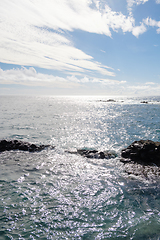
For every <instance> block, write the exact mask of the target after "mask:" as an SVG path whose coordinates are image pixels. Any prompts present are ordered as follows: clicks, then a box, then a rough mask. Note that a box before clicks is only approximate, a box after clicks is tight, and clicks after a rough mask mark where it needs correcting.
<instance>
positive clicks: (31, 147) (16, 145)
mask: <svg viewBox="0 0 160 240" xmlns="http://www.w3.org/2000/svg"><path fill="white" fill-rule="evenodd" d="M47 147H49V145H40V146H37V145H35V144H31V143H28V142H23V141H19V140H10V141H7V140H0V152H4V151H11V150H22V151H29V152H37V151H42V150H43V149H45V148H47Z"/></svg>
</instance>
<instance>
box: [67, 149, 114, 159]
mask: <svg viewBox="0 0 160 240" xmlns="http://www.w3.org/2000/svg"><path fill="white" fill-rule="evenodd" d="M67 152H68V153H71V154H79V155H81V156H83V157H86V158H97V159H104V158H106V159H110V158H115V157H117V155H116V153H115V152H114V151H103V152H102V151H97V150H88V149H77V150H76V151H67Z"/></svg>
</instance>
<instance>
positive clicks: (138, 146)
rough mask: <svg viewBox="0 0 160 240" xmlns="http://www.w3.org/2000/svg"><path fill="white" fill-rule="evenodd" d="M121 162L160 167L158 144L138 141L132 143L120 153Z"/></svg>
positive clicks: (159, 146)
mask: <svg viewBox="0 0 160 240" xmlns="http://www.w3.org/2000/svg"><path fill="white" fill-rule="evenodd" d="M121 156H122V159H121V162H124V163H127V162H129V161H133V162H138V163H141V164H145V165H152V164H156V165H157V166H159V167H160V142H153V141H151V140H140V141H135V142H133V143H132V144H131V145H130V146H128V147H127V148H125V149H123V150H122V152H121Z"/></svg>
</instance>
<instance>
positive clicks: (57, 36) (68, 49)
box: [0, 0, 159, 76]
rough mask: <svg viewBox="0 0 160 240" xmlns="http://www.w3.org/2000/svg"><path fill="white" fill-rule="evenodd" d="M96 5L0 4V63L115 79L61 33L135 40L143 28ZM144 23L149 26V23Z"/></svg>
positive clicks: (9, 0)
mask: <svg viewBox="0 0 160 240" xmlns="http://www.w3.org/2000/svg"><path fill="white" fill-rule="evenodd" d="M146 1H147V0H128V1H127V3H128V6H129V7H130V8H131V7H132V6H133V4H140V3H145V2H146ZM93 3H94V4H95V7H92V5H93ZM100 3H101V1H91V0H90V1H88V0H81V1H77V0H61V1H58V0H52V1H51V0H45V2H44V1H43V0H39V1H36V0H33V1H28V0H23V1H20V0H3V1H1V7H0V16H1V21H0V53H1V54H0V61H1V62H3V63H12V64H18V65H23V66H37V67H40V68H47V69H56V70H59V71H67V72H72V73H73V72H75V74H76V72H77V73H84V72H87V71H88V73H89V72H95V73H99V74H103V75H108V76H115V74H114V71H111V69H110V68H108V66H104V65H103V64H100V63H99V62H96V61H94V59H93V57H92V56H90V55H88V54H86V53H85V52H83V51H82V50H80V49H78V48H76V47H75V46H74V43H73V42H72V39H71V38H70V37H68V36H67V35H66V31H70V32H71V31H74V30H75V29H79V30H83V31H86V32H90V33H96V34H105V35H106V36H109V37H111V36H112V34H111V31H118V30H119V29H121V30H122V31H123V32H124V33H126V32H131V33H132V34H133V35H134V36H136V37H138V36H139V35H140V34H142V33H144V32H145V31H146V27H145V25H144V23H141V24H140V26H135V19H134V18H133V16H130V15H129V16H125V15H123V14H122V13H121V12H115V11H112V9H111V8H110V7H109V6H108V5H107V4H103V8H102V7H100ZM101 6H102V4H101ZM149 22H150V26H151V20H149ZM145 23H146V22H145ZM157 24H158V23H157ZM146 25H149V23H147V24H146ZM157 31H159V30H157Z"/></svg>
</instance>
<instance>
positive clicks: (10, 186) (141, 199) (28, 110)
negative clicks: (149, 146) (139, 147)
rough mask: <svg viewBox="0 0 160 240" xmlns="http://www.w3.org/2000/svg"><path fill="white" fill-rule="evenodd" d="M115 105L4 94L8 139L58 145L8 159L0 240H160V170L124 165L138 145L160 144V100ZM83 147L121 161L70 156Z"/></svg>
mask: <svg viewBox="0 0 160 240" xmlns="http://www.w3.org/2000/svg"><path fill="white" fill-rule="evenodd" d="M112 98H113V97H112ZM108 99H109V97H104V96H103V97H102V96H97V97H96V96H92V97H81V96H79V97H78V96H77V97H74V96H71V97H69V96H68V97H65V96H61V97H58V96H57V97H53V96H36V97H33V96H0V102H1V105H0V139H8V140H9V139H18V140H22V141H28V142H30V143H35V144H50V145H52V146H55V148H54V149H50V148H48V149H45V150H43V151H41V152H35V153H29V152H23V151H8V152H7V151H6V152H2V153H0V164H1V165H0V166H1V167H0V240H5V239H15V240H17V239H55V240H58V239H73V240H74V239H75V240H82V239H83V240H85V239H86V240H87V239H88V240H92V239H95V240H100V239H137V240H139V239H144V240H147V239H155V240H157V239H160V185H159V183H160V174H159V169H158V167H157V166H153V167H152V166H151V167H148V168H147V169H144V167H142V166H138V165H136V167H135V166H132V165H128V166H127V167H126V165H124V164H123V163H121V162H120V153H121V150H122V149H123V148H124V147H127V146H128V145H130V144H131V143H132V142H133V141H135V140H140V139H150V140H154V141H160V102H159V101H160V97H145V98H144V97H143V98H128V97H114V100H115V101H108ZM143 101H145V102H148V103H143ZM81 148H86V149H96V150H99V151H104V150H113V151H115V152H116V154H117V157H116V158H113V159H109V160H107V159H94V158H93V159H88V158H85V157H82V156H79V155H76V154H70V153H69V152H68V150H69V151H72V150H73V151H74V150H76V149H81ZM128 168H130V172H132V171H131V169H132V168H136V171H135V172H136V174H134V171H133V173H130V174H129V172H128Z"/></svg>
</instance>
